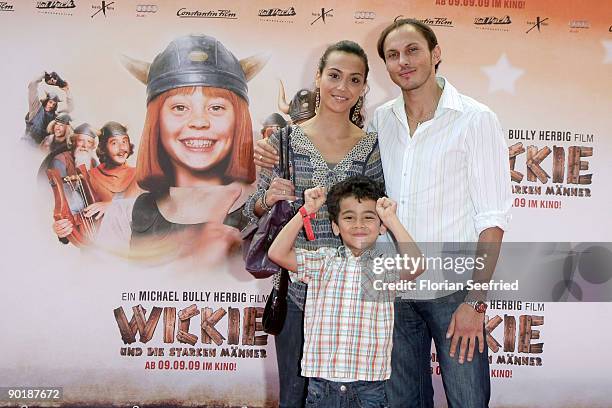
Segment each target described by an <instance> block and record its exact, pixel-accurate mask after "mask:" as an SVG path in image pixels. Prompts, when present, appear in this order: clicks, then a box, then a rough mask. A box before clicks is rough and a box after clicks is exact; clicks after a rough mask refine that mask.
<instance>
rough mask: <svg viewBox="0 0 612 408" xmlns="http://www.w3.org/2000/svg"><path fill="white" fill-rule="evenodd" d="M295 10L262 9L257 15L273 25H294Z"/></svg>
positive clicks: (292, 8) (291, 8)
mask: <svg viewBox="0 0 612 408" xmlns="http://www.w3.org/2000/svg"><path fill="white" fill-rule="evenodd" d="M296 14H297V13H296V12H295V8H294V7H293V6H292V7H287V8H278V7H272V8H265V9H260V10H259V12H258V13H257V15H258V16H259V18H260V20H261V21H267V22H271V23H293V20H294V19H293V17H295V16H296Z"/></svg>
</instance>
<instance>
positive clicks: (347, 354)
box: [290, 246, 397, 381]
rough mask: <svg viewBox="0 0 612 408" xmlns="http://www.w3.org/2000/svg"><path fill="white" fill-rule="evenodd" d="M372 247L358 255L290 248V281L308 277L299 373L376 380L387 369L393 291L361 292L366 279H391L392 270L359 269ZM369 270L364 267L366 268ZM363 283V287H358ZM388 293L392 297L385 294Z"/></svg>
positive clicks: (345, 251)
mask: <svg viewBox="0 0 612 408" xmlns="http://www.w3.org/2000/svg"><path fill="white" fill-rule="evenodd" d="M374 254H375V253H374V251H373V250H372V249H370V250H368V251H366V252H365V253H364V254H362V255H361V256H360V257H355V256H354V255H353V254H352V252H351V251H350V250H348V249H347V248H345V247H344V246H341V247H340V248H337V249H336V248H320V249H319V250H317V251H307V250H304V249H296V255H297V265H298V267H297V272H290V274H291V278H292V279H293V280H302V279H303V278H304V277H306V276H308V278H309V280H308V291H307V297H306V307H305V311H304V351H303V357H302V375H303V376H305V377H320V378H328V379H341V378H346V379H351V380H362V381H381V380H385V379H387V378H389V376H390V374H391V348H392V346H393V296H394V293H393V294H390V293H386V294H383V293H377V294H376V295H380V296H378V300H376V299H372V292H371V289H370V291H369V292H370V293H369V296H367V295H368V294H366V293H364V291H367V287H368V285H369V288H371V287H372V279H381V280H383V281H390V280H397V276H396V274H394V273H387V274H386V275H387V276H385V275H377V276H374V275H373V273H372V271H371V270H370V271H365V272H364V273H363V274H362V266H363V265H364V264H366V263H369V262H367V261H371V259H373V258H374V256H375V255H374ZM368 269H370V268H368ZM362 285H363V288H362ZM390 295H393V296H390Z"/></svg>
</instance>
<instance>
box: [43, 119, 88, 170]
mask: <svg viewBox="0 0 612 408" xmlns="http://www.w3.org/2000/svg"><path fill="white" fill-rule="evenodd" d="M97 146H98V132H97V131H96V130H95V129H94V128H93V127H92V126H91V125H90V124H89V123H83V124H81V125H79V126H77V127H76V128H75V129H74V134H73V135H72V138H70V139H69V140H68V143H67V150H66V151H63V152H59V153H57V154H56V155H55V156H53V159H52V160H51V163H50V165H49V166H48V168H53V169H57V170H59V172H60V175H61V176H62V177H65V176H70V175H74V174H76V173H77V171H76V169H77V168H78V167H79V166H80V165H81V164H84V165H85V167H87V169H88V170H89V169H92V168H94V167H96V166H97V165H98V158H97V157H96V147H97Z"/></svg>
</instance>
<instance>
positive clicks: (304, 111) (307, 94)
mask: <svg viewBox="0 0 612 408" xmlns="http://www.w3.org/2000/svg"><path fill="white" fill-rule="evenodd" d="M279 82H280V86H279V89H278V109H280V111H281V112H283V113H284V114H286V115H289V117H290V118H291V123H293V124H296V125H298V124H300V123H302V122H305V121H307V120H308V119H310V118H312V117H314V115H315V113H316V112H315V106H316V93H315V92H313V91H311V90H310V89H306V88H303V89H300V90H299V91H297V92H296V93H295V95H294V96H293V98H292V99H291V102H289V103H287V97H286V96H285V86H284V85H283V81H279Z"/></svg>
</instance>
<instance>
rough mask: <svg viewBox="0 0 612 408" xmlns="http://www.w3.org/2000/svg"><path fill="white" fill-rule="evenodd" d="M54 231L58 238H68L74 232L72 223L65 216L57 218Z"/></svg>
mask: <svg viewBox="0 0 612 408" xmlns="http://www.w3.org/2000/svg"><path fill="white" fill-rule="evenodd" d="M53 232H55V235H57V236H58V238H66V237H67V236H68V235H70V234H72V223H71V222H70V220H67V219H65V218H64V219H61V220H57V221H55V222H54V223H53Z"/></svg>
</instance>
